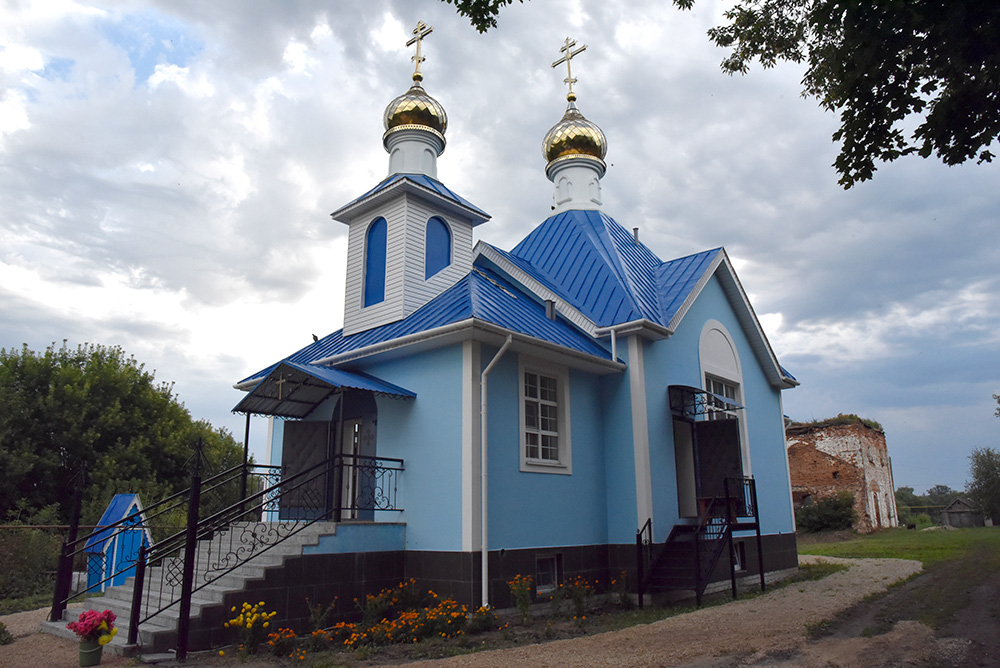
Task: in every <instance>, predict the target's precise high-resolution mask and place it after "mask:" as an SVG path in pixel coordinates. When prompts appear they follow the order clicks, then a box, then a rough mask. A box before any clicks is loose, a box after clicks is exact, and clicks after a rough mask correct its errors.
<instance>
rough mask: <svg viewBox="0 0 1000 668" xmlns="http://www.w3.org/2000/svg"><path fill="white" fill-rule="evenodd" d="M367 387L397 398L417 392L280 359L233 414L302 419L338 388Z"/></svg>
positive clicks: (406, 396)
mask: <svg viewBox="0 0 1000 668" xmlns="http://www.w3.org/2000/svg"><path fill="white" fill-rule="evenodd" d="M344 389H350V390H365V391H368V392H374V393H375V394H381V395H384V396H388V397H394V398H397V399H413V398H414V397H416V396H417V395H416V393H415V392H411V391H409V390H407V389H404V388H402V387H399V386H398V385H393V384H392V383H389V382H386V381H384V380H380V379H378V378H376V377H374V376H369V375H368V374H366V373H361V372H358V371H354V372H352V371H343V370H341V369H333V368H330V367H326V366H316V365H314V364H299V363H298V362H290V361H287V360H286V361H284V362H279V363H278V364H277V365H276V366H275V367H274V368H273V369H271V370H270V371H269V372H268V374H267V375H266V376H264V378H263V379H261V381H260V382H259V383H257V385H255V386H254V388H253V389H252V390H250V392H249V393H248V394H247V396H245V397H244V398H243V401H241V402H240V403H238V404H236V407H235V408H233V412H234V413H246V414H247V415H250V414H253V415H273V416H275V417H285V418H301V417H305V416H306V415H308V414H309V413H310V412H311V411H312V410H313V409H314V408H316V406H318V405H320V404H321V403H323V401H325V400H326V398H327V397H329V396H330V395H331V394H333V393H334V392H336V391H337V390H344Z"/></svg>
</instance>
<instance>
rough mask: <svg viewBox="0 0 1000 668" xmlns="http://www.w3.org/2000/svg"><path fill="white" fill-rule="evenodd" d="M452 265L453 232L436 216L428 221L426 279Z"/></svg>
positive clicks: (425, 257)
mask: <svg viewBox="0 0 1000 668" xmlns="http://www.w3.org/2000/svg"><path fill="white" fill-rule="evenodd" d="M449 264H451V230H449V229H448V224H447V223H445V222H444V221H443V220H441V219H440V218H439V217H437V216H434V217H433V218H431V219H430V220H428V221H427V235H426V249H425V252H424V279H425V280H426V279H428V278H430V277H431V276H433V275H434V274H436V273H438V272H439V271H441V270H442V269H444V268H445V267H447V266H448V265H449Z"/></svg>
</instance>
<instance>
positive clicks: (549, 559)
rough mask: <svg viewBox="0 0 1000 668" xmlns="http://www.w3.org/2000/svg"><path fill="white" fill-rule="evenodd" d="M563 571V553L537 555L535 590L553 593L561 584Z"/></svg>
mask: <svg viewBox="0 0 1000 668" xmlns="http://www.w3.org/2000/svg"><path fill="white" fill-rule="evenodd" d="M561 571H562V554H546V555H541V556H537V557H535V592H536V593H539V594H551V593H552V592H554V591H555V590H556V587H558V586H559V582H560V573H561Z"/></svg>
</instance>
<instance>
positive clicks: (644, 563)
mask: <svg viewBox="0 0 1000 668" xmlns="http://www.w3.org/2000/svg"><path fill="white" fill-rule="evenodd" d="M722 488H723V495H722V496H721V497H713V498H710V499H703V500H702V504H701V506H700V511H699V517H698V524H697V525H696V526H690V525H683V526H678V527H675V530H674V531H671V532H670V536H668V538H667V541H666V543H665V544H664V547H666V545H667V544H669V543H670V542H671V541H675V540H681V536H682V535H683V536H691V537H692V538H693V541H694V548H693V560H694V564H693V566H694V574H695V575H694V583H693V585H694V591H695V598H696V599H697V602H698V605H701V598H702V595H703V594H704V592H705V589H706V587H707V586H708V584H709V582H710V581H711V577H712V573H713V572H714V570H715V567H716V565H717V564H718V562H719V558H720V557H721V556H722V553H723V551H724V550H725V549H726V548H727V547H728V548H729V551H730V580H731V585H732V591H733V598H735V597H736V577H735V573H734V571H733V567H732V566H733V564H732V561H733V556H734V554H733V549H734V548H733V531H734V530H756V534H757V553H758V555H759V557H758V558H759V559H760V582H761V590H762V591H763V589H764V567H763V551H762V545H761V537H760V523H759V521H758V518H757V512H758V509H757V487H756V483H755V482H754V479H753V478H750V477H746V478H726V479H725V480H723V485H722ZM741 518H744V519H746V520H749V521H745V522H741ZM651 527H652V520H647V521H646V524H645V525H643V527H642V528H641V529H639V531H637V532H636V562H637V566H638V575H639V577H638V586H637V593H638V595H639V604H640V605H642V598H643V594H644V593H645V590H646V588H647V586H648V583H649V580H650V578H651V577H652V575H653V573H654V571H655V569H656V568H657V567H658V566H659V561H660V558H661V557H665V555H666V553H667V550H666V549H663V550H661V551H660V553H659V555H658V556H657V557H656V558H654V557H653V545H652V532H651ZM678 529H684V531H683V532H678V531H677V530H678ZM647 536H648V537H647ZM685 588H686V587H685Z"/></svg>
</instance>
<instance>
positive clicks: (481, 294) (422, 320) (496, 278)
mask: <svg viewBox="0 0 1000 668" xmlns="http://www.w3.org/2000/svg"><path fill="white" fill-rule="evenodd" d="M469 318H478V319H480V320H483V321H485V322H489V323H492V324H494V325H497V326H499V327H503V328H505V329H508V330H511V331H512V332H516V333H519V334H523V335H526V336H531V337H534V338H537V339H541V340H542V341H546V342H548V343H553V344H556V345H558V346H562V347H563V348H567V349H569V350H575V351H577V352H581V353H585V354H588V355H593V356H595V357H599V358H602V359H605V360H610V359H611V354H610V353H609V352H608V351H607V350H606V349H605V348H604V347H603V346H602V345H600V344H599V343H598V342H597V341H595V340H594V339H593V338H591V337H590V336H588V335H587V334H585V333H584V332H581V331H580V330H579V329H577V328H576V327H575V326H574V325H572V324H570V323H569V322H567V321H566V320H564V319H562V318H558V319H556V320H549V319H548V318H547V317H546V316H545V305H544V304H543V303H541V302H539V301H538V300H537V298H535V297H532V296H531V295H529V294H528V293H527V292H525V291H524V290H522V289H521V288H519V287H517V286H516V285H515V284H513V283H511V282H510V281H508V280H507V279H505V278H503V277H502V276H500V275H499V274H497V273H495V272H493V271H491V270H489V269H487V268H485V267H476V268H475V269H474V270H473V271H472V273H470V274H467V275H466V276H464V277H463V278H462V279H461V280H459V281H458V283H456V284H455V285H453V286H452V287H450V288H449V289H448V290H445V291H444V292H443V293H441V294H440V295H438V296H437V297H435V298H434V299H432V300H431V301H430V302H428V303H427V304H425V305H424V306H423V307H421V308H420V309H419V310H417V311H415V312H414V313H412V314H410V315H409V316H407V317H406V318H404V319H403V320H398V321H396V322H393V323H389V324H387V325H382V326H381V327H375V328H372V329H369V330H365V331H363V332H358V333H357V334H352V335H350V336H344V330H342V329H341V330H337V331H336V332H333V333H332V334H329V335H327V336H324V337H323V338H321V339H320V340H319V341H316V342H314V343H312V344H311V345H308V346H306V347H305V348H302V349H301V350H299V351H297V352H295V353H293V354H291V355H289V356H288V357H287V358H286V359H285V360H283V362H286V363H298V364H300V365H309V364H310V363H312V362H315V361H317V360H321V359H326V358H329V357H333V356H336V355H342V354H344V353H349V352H351V351H354V350H359V349H361V348H366V347H368V346H372V345H375V344H378V343H382V342H385V341H392V340H394V339H398V338H401V337H404V336H408V335H410V334H418V333H420V332H426V331H428V330H432V329H435V328H438V327H443V326H445V325H450V324H452V323H456V322H461V321H463V320H468V319H469ZM275 367H277V364H274V365H272V366H270V367H268V368H267V369H264V370H262V371H259V372H257V373H256V374H253V375H252V376H249V377H247V378H245V379H243V380H241V381H240V383H241V384H242V383H246V382H250V381H254V380H258V379H262V378H264V377H266V376H267V375H268V374H269V373H270V372H271V371H273V370H274V369H275Z"/></svg>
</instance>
